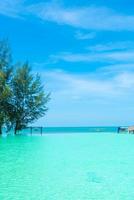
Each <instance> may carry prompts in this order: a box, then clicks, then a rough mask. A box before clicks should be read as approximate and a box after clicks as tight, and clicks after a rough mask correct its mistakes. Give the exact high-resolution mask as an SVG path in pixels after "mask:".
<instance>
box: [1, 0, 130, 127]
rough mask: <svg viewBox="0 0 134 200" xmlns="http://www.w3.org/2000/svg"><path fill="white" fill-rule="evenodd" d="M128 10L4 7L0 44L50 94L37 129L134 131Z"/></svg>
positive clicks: (77, 5)
mask: <svg viewBox="0 0 134 200" xmlns="http://www.w3.org/2000/svg"><path fill="white" fill-rule="evenodd" d="M133 7H134V2H132V1H130V0H127V1H126V0H118V2H117V0H112V1H111V0H107V1H104V0H96V1H93V0H90V1H89V0H73V1H72V0H70V1H67V0H54V1H43V0H34V1H33V0H14V1H12V0H4V1H2V2H1V3H0V29H1V30H0V38H5V37H6V38H8V39H9V41H10V43H11V47H12V51H13V56H14V60H15V61H18V60H19V61H24V60H29V62H30V63H31V65H32V66H33V70H34V71H35V72H39V73H40V74H41V76H42V80H43V82H44V84H45V88H46V91H50V92H51V93H52V95H51V98H52V99H51V101H50V103H49V112H48V113H47V115H46V117H45V118H42V119H40V120H39V121H38V122H37V123H36V124H38V125H44V126H95V125H102V126H103V125H129V124H134V101H133V98H134V14H133Z"/></svg>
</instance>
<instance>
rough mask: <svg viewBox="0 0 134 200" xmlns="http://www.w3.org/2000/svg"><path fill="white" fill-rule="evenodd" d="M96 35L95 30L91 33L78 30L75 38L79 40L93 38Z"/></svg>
mask: <svg viewBox="0 0 134 200" xmlns="http://www.w3.org/2000/svg"><path fill="white" fill-rule="evenodd" d="M95 37H96V33H95V32H90V33H83V32H81V31H76V33H75V38H76V39H78V40H91V39H94V38H95Z"/></svg>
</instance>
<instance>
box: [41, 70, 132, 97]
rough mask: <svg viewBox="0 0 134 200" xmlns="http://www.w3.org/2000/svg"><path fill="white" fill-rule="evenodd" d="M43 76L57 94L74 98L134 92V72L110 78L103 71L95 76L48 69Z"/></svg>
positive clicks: (117, 95) (113, 95)
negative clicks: (105, 76)
mask: <svg viewBox="0 0 134 200" xmlns="http://www.w3.org/2000/svg"><path fill="white" fill-rule="evenodd" d="M43 78H44V79H45V80H47V82H48V85H49V87H50V90H52V92H53V93H54V94H55V95H56V96H57V95H58V96H60V97H61V98H62V97H63V96H64V97H67V98H68V97H69V98H72V99H74V100H77V99H83V98H84V99H85V97H86V98H91V97H99V98H115V97H116V98H117V97H121V96H125V95H130V96H131V94H132V93H133V92H134V72H133V73H129V72H122V73H120V74H117V75H114V76H113V77H111V78H109V79H103V73H100V74H96V75H94V76H93V75H92V74H88V75H87V74H85V75H79V74H70V73H66V72H63V71H61V72H60V71H51V72H50V71H48V72H45V73H44V75H43ZM76 97H77V98H76Z"/></svg>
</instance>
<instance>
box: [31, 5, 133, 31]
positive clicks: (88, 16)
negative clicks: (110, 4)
mask: <svg viewBox="0 0 134 200" xmlns="http://www.w3.org/2000/svg"><path fill="white" fill-rule="evenodd" d="M29 12H31V13H33V14H34V15H36V16H38V17H39V18H40V19H42V20H47V21H52V22H56V23H57V24H65V25H70V26H73V27H77V28H83V29H89V30H109V31H110V30H111V31H121V30H127V31H134V15H125V14H122V13H117V12H115V11H113V10H111V9H109V8H106V7H95V6H88V7H71V8H68V7H67V8H66V7H63V6H61V5H59V4H58V3H53V2H51V3H40V4H34V5H32V6H29Z"/></svg>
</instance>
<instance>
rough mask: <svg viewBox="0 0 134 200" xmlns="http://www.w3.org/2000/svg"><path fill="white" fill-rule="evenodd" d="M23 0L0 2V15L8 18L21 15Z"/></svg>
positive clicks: (4, 0)
mask: <svg viewBox="0 0 134 200" xmlns="http://www.w3.org/2000/svg"><path fill="white" fill-rule="evenodd" d="M23 3H24V0H3V1H1V2H0V14H2V15H6V16H9V17H19V16H20V15H21V12H22V10H23V9H24V8H23Z"/></svg>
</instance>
